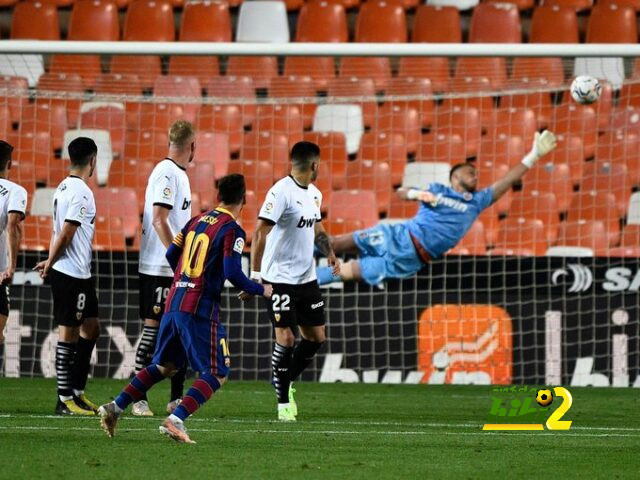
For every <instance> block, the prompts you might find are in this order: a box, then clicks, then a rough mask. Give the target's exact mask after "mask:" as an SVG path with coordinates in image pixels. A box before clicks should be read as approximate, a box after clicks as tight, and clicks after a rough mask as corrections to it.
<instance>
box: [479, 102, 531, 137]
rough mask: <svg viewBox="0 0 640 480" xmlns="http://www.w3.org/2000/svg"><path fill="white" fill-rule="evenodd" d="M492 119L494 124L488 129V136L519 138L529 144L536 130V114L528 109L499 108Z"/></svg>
mask: <svg viewBox="0 0 640 480" xmlns="http://www.w3.org/2000/svg"><path fill="white" fill-rule="evenodd" d="M494 118H495V123H494V124H493V125H492V126H491V127H490V128H489V131H488V135H492V136H498V135H500V134H505V135H507V136H511V137H520V138H522V140H523V142H525V143H526V144H529V143H531V142H532V141H533V137H534V135H535V133H536V131H537V129H538V128H537V127H538V122H537V119H536V114H535V112H534V111H533V110H531V109H530V108H499V109H497V110H496V112H495V117H494Z"/></svg>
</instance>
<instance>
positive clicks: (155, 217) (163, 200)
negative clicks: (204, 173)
mask: <svg viewBox="0 0 640 480" xmlns="http://www.w3.org/2000/svg"><path fill="white" fill-rule="evenodd" d="M177 191H178V181H177V179H176V177H175V175H174V174H173V173H172V172H169V171H165V172H164V174H163V175H160V176H159V177H158V181H157V182H155V184H154V185H153V191H152V193H151V195H152V202H153V212H152V214H151V215H152V218H151V225H153V229H154V230H155V232H156V233H157V234H158V237H159V238H160V241H161V242H162V245H164V248H169V245H171V241H172V240H173V236H174V232H172V231H171V227H170V226H169V213H170V212H171V210H172V209H173V208H175V207H176V205H175V203H176V194H177Z"/></svg>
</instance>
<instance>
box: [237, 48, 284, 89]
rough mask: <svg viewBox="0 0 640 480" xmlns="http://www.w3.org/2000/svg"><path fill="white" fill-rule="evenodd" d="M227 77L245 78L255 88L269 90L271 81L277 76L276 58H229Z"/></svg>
mask: <svg viewBox="0 0 640 480" xmlns="http://www.w3.org/2000/svg"><path fill="white" fill-rule="evenodd" d="M227 75H235V76H236V77H241V76H246V77H250V78H251V79H252V80H253V84H254V86H255V88H262V89H264V88H266V89H269V86H270V84H271V79H273V78H276V77H277V76H278V59H277V58H276V57H233V56H232V57H229V60H228V62H227Z"/></svg>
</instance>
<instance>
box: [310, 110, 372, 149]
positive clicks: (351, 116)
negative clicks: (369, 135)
mask: <svg viewBox="0 0 640 480" xmlns="http://www.w3.org/2000/svg"><path fill="white" fill-rule="evenodd" d="M313 131H314V132H340V133H344V135H345V137H346V139H347V153H349V155H352V154H355V153H358V149H359V148H360V139H361V138H362V135H363V134H364V123H363V120H362V108H361V107H360V105H320V106H319V107H318V108H317V109H316V113H315V115H314V117H313Z"/></svg>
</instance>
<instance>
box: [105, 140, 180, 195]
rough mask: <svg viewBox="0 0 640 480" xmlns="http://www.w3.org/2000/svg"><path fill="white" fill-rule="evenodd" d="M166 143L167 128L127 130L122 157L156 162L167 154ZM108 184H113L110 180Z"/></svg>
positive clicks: (167, 142)
mask: <svg viewBox="0 0 640 480" xmlns="http://www.w3.org/2000/svg"><path fill="white" fill-rule="evenodd" d="M168 145H169V135H168V129H159V128H140V129H135V130H133V129H131V130H127V132H126V134H125V143H124V155H123V159H125V160H129V159H135V160H139V161H141V162H147V161H148V162H152V163H156V162H158V161H159V160H160V159H161V158H163V157H164V156H165V155H166V154H167V150H168ZM109 184H110V185H111V186H113V185H112V184H111V181H110V182H109ZM117 186H125V185H117Z"/></svg>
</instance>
